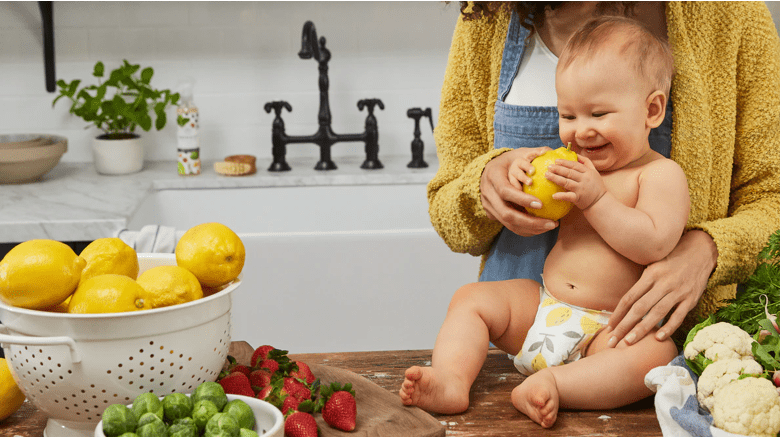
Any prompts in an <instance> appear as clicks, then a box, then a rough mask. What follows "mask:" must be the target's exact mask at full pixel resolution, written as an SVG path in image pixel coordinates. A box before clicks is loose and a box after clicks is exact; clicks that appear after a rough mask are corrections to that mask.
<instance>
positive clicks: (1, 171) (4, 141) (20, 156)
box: [0, 134, 68, 184]
mask: <svg viewBox="0 0 780 437" xmlns="http://www.w3.org/2000/svg"><path fill="white" fill-rule="evenodd" d="M67 151H68V140H67V138H65V137H60V136H55V135H39V134H16V135H0V184H23V183H27V182H34V181H37V180H38V179H40V178H41V177H42V176H43V175H45V174H46V173H48V172H49V171H51V169H53V168H54V167H55V166H56V165H57V164H58V163H59V162H60V158H62V155H63V154H65V152H67Z"/></svg>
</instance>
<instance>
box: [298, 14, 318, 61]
mask: <svg viewBox="0 0 780 437" xmlns="http://www.w3.org/2000/svg"><path fill="white" fill-rule="evenodd" d="M312 56H313V57H314V59H316V60H317V61H319V60H320V48H319V45H318V44H317V30H316V29H315V28H314V23H312V22H311V21H307V22H306V23H304V24H303V35H301V51H300V52H298V57H300V58H301V59H311V58H312Z"/></svg>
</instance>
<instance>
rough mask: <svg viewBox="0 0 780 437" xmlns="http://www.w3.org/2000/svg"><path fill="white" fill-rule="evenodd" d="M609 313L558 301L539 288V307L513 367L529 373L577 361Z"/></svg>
mask: <svg viewBox="0 0 780 437" xmlns="http://www.w3.org/2000/svg"><path fill="white" fill-rule="evenodd" d="M611 314H612V313H611V312H609V311H598V310H590V309H587V308H581V307H578V306H574V305H569V304H567V303H565V302H561V301H560V300H558V299H556V298H554V297H552V296H550V294H548V293H547V290H546V289H545V287H544V286H542V287H540V288H539V309H538V310H537V311H536V318H535V319H534V324H533V326H531V329H530V330H529V331H528V335H526V337H525V342H524V343H523V347H522V348H521V349H520V352H518V353H517V355H516V356H515V357H514V363H515V367H517V370H519V371H520V373H522V374H523V375H531V374H532V373H535V372H537V371H539V370H541V369H544V368H545V367H552V366H560V365H561V364H566V363H571V362H573V361H577V360H579V359H580V358H582V352H583V351H584V350H585V349H586V348H587V346H588V344H590V341H591V340H593V337H595V335H596V333H597V332H598V331H599V330H601V328H603V327H604V326H606V325H607V322H608V321H609V316H610V315H611Z"/></svg>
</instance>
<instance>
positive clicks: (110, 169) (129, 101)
mask: <svg viewBox="0 0 780 437" xmlns="http://www.w3.org/2000/svg"><path fill="white" fill-rule="evenodd" d="M139 70H140V71H139ZM104 74H105V67H104V65H103V63H102V62H98V63H97V64H95V68H94V70H93V72H92V75H93V76H94V77H95V78H97V81H98V84H97V85H87V86H82V85H81V80H80V79H74V80H73V81H71V82H70V83H68V82H65V81H64V80H62V79H60V80H59V81H57V86H58V87H59V95H58V96H57V97H56V98H55V99H54V101H53V102H52V107H53V106H54V105H55V104H56V103H57V101H58V100H60V99H61V98H63V97H64V98H66V99H67V100H70V101H71V106H70V113H71V114H73V115H76V116H78V117H81V118H82V119H83V120H84V121H86V122H87V123H90V124H93V125H95V126H96V127H97V128H98V129H100V130H102V131H103V133H102V134H101V135H99V136H97V137H96V138H95V140H94V143H93V145H92V156H93V160H94V163H95V168H96V170H97V171H98V173H101V174H112V175H118V174H129V173H135V172H138V171H140V170H141V169H142V168H143V162H144V150H143V144H142V143H141V141H140V137H139V135H138V134H136V133H135V129H136V128H138V127H140V128H141V129H143V130H144V131H146V132H148V131H149V130H151V128H152V126H154V127H155V128H156V129H157V130H161V129H162V128H164V127H165V124H166V122H167V116H166V114H165V110H166V108H167V107H168V105H176V104H177V103H178V101H179V94H178V93H172V92H171V91H170V90H167V89H164V90H156V89H154V88H152V87H151V85H150V82H151V80H152V76H153V75H154V70H153V69H152V68H151V67H146V68H144V69H143V70H142V69H141V66H140V65H133V64H130V63H129V62H128V61H127V60H124V61H123V63H122V65H121V66H119V67H118V68H116V69H115V70H113V71H111V73H109V75H108V78H107V79H105V80H104ZM153 117H154V120H153V119H152V118H153ZM183 121H184V122H185V123H186V120H183Z"/></svg>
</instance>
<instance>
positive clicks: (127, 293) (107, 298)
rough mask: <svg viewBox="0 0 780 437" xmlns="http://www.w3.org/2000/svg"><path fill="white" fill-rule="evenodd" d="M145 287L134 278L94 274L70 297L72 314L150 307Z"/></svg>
mask: <svg viewBox="0 0 780 437" xmlns="http://www.w3.org/2000/svg"><path fill="white" fill-rule="evenodd" d="M144 293H145V291H144V289H143V288H142V287H141V286H140V285H138V283H137V282H136V281H135V280H134V279H130V278H128V277H127V276H125V275H117V274H113V273H109V274H106V275H100V276H94V277H92V278H89V279H87V280H86V281H84V282H82V283H81V285H79V288H77V289H76V292H75V293H73V296H71V298H70V303H69V304H68V312H69V313H71V314H97V313H122V312H126V311H138V310H145V309H149V308H150V307H149V305H148V304H147V303H146V302H145V301H144Z"/></svg>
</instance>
